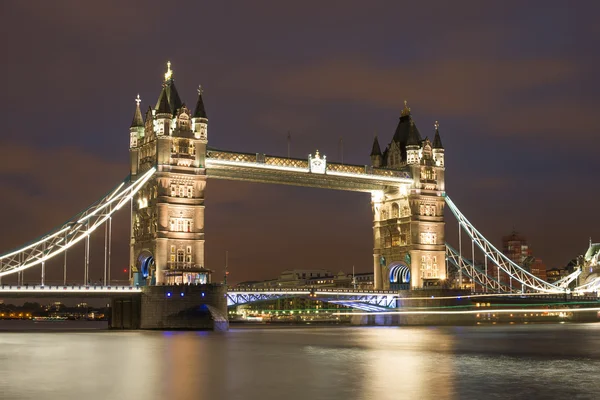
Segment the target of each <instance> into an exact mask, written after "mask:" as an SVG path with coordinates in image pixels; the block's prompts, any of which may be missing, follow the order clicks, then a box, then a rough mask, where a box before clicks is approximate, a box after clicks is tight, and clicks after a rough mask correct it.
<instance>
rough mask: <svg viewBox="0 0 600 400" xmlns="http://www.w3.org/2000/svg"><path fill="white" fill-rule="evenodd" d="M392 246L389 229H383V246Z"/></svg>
mask: <svg viewBox="0 0 600 400" xmlns="http://www.w3.org/2000/svg"><path fill="white" fill-rule="evenodd" d="M391 246H392V235H391V233H390V230H389V229H386V228H384V229H383V247H386V248H387V247H391Z"/></svg>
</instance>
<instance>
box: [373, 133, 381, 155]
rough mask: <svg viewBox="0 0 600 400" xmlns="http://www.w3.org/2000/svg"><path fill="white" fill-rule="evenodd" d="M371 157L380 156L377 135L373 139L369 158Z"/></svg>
mask: <svg viewBox="0 0 600 400" xmlns="http://www.w3.org/2000/svg"><path fill="white" fill-rule="evenodd" d="M373 156H381V147H379V140H378V139H377V135H375V139H374V140H373V148H372V149H371V157H373Z"/></svg>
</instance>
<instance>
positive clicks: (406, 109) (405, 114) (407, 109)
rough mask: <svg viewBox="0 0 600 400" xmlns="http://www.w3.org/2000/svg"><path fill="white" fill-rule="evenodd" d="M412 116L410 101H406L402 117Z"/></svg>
mask: <svg viewBox="0 0 600 400" xmlns="http://www.w3.org/2000/svg"><path fill="white" fill-rule="evenodd" d="M407 115H410V107H409V106H408V101H406V100H404V109H403V110H402V113H401V116H403V117H405V116H407Z"/></svg>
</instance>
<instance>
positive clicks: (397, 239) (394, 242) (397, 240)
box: [392, 229, 400, 247]
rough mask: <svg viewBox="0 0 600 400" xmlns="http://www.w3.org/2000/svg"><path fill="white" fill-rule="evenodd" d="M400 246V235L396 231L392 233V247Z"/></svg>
mask: <svg viewBox="0 0 600 400" xmlns="http://www.w3.org/2000/svg"><path fill="white" fill-rule="evenodd" d="M396 246H400V234H399V233H398V231H397V230H395V229H394V230H393V231H392V247H396Z"/></svg>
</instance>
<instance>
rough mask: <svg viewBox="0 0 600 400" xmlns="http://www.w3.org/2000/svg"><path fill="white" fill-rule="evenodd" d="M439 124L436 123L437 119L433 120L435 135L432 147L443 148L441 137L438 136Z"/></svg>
mask: <svg viewBox="0 0 600 400" xmlns="http://www.w3.org/2000/svg"><path fill="white" fill-rule="evenodd" d="M439 127H440V124H438V122H437V121H435V137H434V138H433V148H434V149H443V148H444V146H443V145H442V138H441V137H440V130H439Z"/></svg>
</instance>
